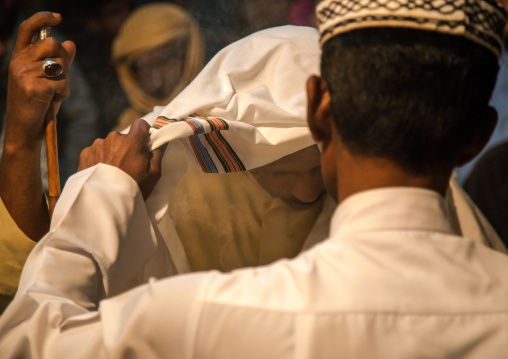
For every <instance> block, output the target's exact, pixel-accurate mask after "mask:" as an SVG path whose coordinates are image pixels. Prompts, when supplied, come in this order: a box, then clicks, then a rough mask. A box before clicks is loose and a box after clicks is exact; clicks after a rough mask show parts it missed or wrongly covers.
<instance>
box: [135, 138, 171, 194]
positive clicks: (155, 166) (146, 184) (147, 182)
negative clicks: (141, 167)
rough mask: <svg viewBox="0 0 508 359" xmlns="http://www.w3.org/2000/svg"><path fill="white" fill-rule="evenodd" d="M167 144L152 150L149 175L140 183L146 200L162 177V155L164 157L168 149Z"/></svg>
mask: <svg viewBox="0 0 508 359" xmlns="http://www.w3.org/2000/svg"><path fill="white" fill-rule="evenodd" d="M166 147H167V144H165V145H163V146H161V147H159V148H157V149H155V150H153V151H152V159H151V160H150V171H149V173H148V176H147V177H146V178H145V179H144V180H143V183H140V188H141V193H142V194H143V198H144V199H145V200H146V199H147V198H148V197H149V196H150V194H151V193H152V191H153V189H154V188H155V185H156V184H157V182H159V179H160V178H161V167H162V166H161V163H162V157H164V152H165V151H166Z"/></svg>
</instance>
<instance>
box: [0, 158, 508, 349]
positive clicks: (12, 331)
mask: <svg viewBox="0 0 508 359" xmlns="http://www.w3.org/2000/svg"><path fill="white" fill-rule="evenodd" d="M76 177H78V176H75V177H73V178H72V181H73V186H72V188H73V189H74V191H67V190H65V191H64V194H63V197H64V202H63V203H65V205H61V206H60V208H59V211H58V213H56V216H57V217H56V219H55V222H54V224H53V227H52V230H51V232H50V233H49V234H48V235H47V236H46V237H45V238H44V239H43V240H42V242H41V244H39V245H37V246H36V248H35V249H34V251H33V252H32V254H31V255H30V257H29V259H28V261H27V264H26V267H25V270H24V272H23V275H22V280H21V284H20V290H19V292H18V294H17V296H16V298H15V300H14V302H13V304H12V305H11V306H10V307H9V308H8V309H7V311H6V312H5V314H4V316H3V317H2V318H0V355H1V357H2V358H11V357H23V358H30V357H32V358H52V359H58V358H69V357H72V358H106V357H107V358H124V357H143V358H158V357H160V358H162V357H164V358H166V357H174V358H243V359H249V358H278V359H284V358H336V357H345V358H362V359H363V358H394V359H396V358H428V357H443V358H452V357H460V358H463V359H467V358H503V357H504V356H505V354H506V351H507V350H508V342H507V341H506V338H507V336H508V314H507V313H508V312H507V310H506V309H507V308H508V277H507V276H506V273H507V271H508V258H507V257H506V256H505V255H503V254H501V253H499V252H496V251H493V250H491V249H489V248H487V247H486V246H484V245H482V244H478V243H475V242H474V241H473V240H471V239H468V238H463V237H460V236H457V235H455V234H454V233H453V230H452V228H451V226H450V224H449V221H448V219H447V216H446V213H445V209H444V207H445V204H444V201H443V198H442V197H441V196H439V195H438V194H437V193H435V192H432V191H428V190H422V189H414V188H413V189H411V188H392V189H380V190H374V191H367V192H363V193H359V194H356V195H353V196H351V197H350V198H348V199H346V200H345V201H344V202H343V203H342V204H341V205H340V206H339V207H338V209H337V210H336V212H335V214H334V216H333V219H332V224H331V234H330V238H329V239H327V240H325V241H324V242H323V243H321V244H319V245H316V246H314V247H313V248H312V249H310V250H309V251H306V252H305V253H303V254H302V255H300V256H299V257H297V258H296V259H294V260H280V261H278V262H276V263H274V264H272V265H270V266H266V267H259V268H255V269H242V270H237V271H233V272H232V273H229V274H219V273H218V272H207V273H196V274H187V275H180V276H176V277H173V278H168V279H163V280H160V281H150V283H148V284H146V285H143V286H140V287H137V288H136V289H133V290H131V291H128V292H126V293H124V294H122V295H119V296H116V297H113V298H110V299H106V300H104V301H102V302H101V303H100V306H99V307H98V306H97V303H98V301H99V299H101V298H103V297H104V294H105V293H107V294H110V293H113V292H114V291H115V290H116V289H117V288H118V285H121V284H122V283H125V282H129V277H130V274H132V271H133V270H134V271H135V269H136V268H141V267H143V266H145V265H146V264H147V263H148V262H149V257H150V254H151V253H153V251H152V249H153V248H154V245H155V243H151V242H150V241H148V242H146V241H141V242H140V240H141V238H135V237H133V236H131V235H130V234H129V233H128V231H122V230H118V229H119V228H121V227H123V224H125V223H130V225H131V226H133V227H137V228H139V226H140V225H141V226H142V227H143V228H140V231H145V232H146V233H145V234H148V233H149V232H150V231H151V229H150V227H149V226H148V227H145V226H144V225H143V223H142V222H143V221H141V222H140V220H139V219H140V218H145V219H146V216H147V214H146V211H145V206H144V205H143V202H142V197H141V194H140V193H139V191H138V189H137V185H136V183H135V182H134V181H133V180H132V179H131V178H130V177H129V176H127V175H126V174H124V173H123V172H121V171H120V170H118V169H116V168H114V167H110V166H107V165H98V166H96V167H93V168H91V169H88V170H86V171H84V172H83V173H82V175H81V177H78V178H76ZM90 201H93V202H90ZM91 203H93V205H94V211H88V212H89V214H88V215H87V216H83V213H84V212H83V211H84V207H88V206H90V205H91ZM78 223H81V224H78ZM98 223H101V224H102V225H97V224H98ZM103 231H105V232H103ZM144 238H146V237H144ZM147 247H148V249H146V248H147ZM115 283H117V284H115Z"/></svg>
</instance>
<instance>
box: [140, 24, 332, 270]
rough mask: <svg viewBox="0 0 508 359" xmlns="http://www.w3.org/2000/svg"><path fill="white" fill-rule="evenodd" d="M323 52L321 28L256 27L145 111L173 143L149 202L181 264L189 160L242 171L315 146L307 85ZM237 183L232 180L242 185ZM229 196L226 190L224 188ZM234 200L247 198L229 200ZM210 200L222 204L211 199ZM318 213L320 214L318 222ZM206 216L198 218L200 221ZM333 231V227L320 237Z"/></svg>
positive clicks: (157, 132) (162, 137)
mask: <svg viewBox="0 0 508 359" xmlns="http://www.w3.org/2000/svg"><path fill="white" fill-rule="evenodd" d="M320 55H321V51H320V49H319V43H318V32H317V30H316V29H314V28H310V27H296V26H283V27H277V28H272V29H268V30H264V31H260V32H257V33H255V34H253V35H250V36H248V37H246V38H244V39H242V40H239V41H237V42H235V43H233V44H231V45H230V46H228V47H226V48H225V49H223V50H222V51H220V52H219V53H218V54H217V55H216V56H215V57H214V58H213V59H212V60H211V61H210V62H209V63H208V64H207V65H206V66H205V68H204V69H203V70H202V72H201V73H200V74H199V75H198V76H197V77H196V78H195V79H194V81H193V82H192V83H191V84H190V85H189V86H188V87H187V88H186V89H185V90H184V91H183V92H182V93H181V94H180V95H178V96H177V97H176V98H175V99H174V100H173V101H172V102H171V103H170V104H169V105H168V106H166V107H165V108H156V109H155V111H154V112H152V113H151V114H149V115H147V116H145V119H146V120H147V121H148V122H149V123H151V124H152V125H153V128H152V130H151V140H152V148H157V147H159V146H161V145H163V144H165V143H168V147H167V149H166V152H165V156H164V159H163V164H162V178H161V180H160V181H159V183H158V185H157V187H156V188H155V190H154V192H153V193H152V195H151V196H150V198H149V199H148V201H147V207H148V210H149V212H150V213H151V214H152V215H153V216H154V217H155V221H156V223H157V224H158V228H159V230H160V232H161V234H162V237H164V239H165V241H166V243H167V244H168V247H169V249H170V252H171V254H172V256H173V259H174V260H175V262H176V265H177V267H178V268H179V270H180V271H186V270H188V268H187V265H186V259H185V258H184V257H185V254H184V252H185V251H184V250H183V247H182V245H181V242H180V241H179V240H178V237H179V235H178V234H177V232H176V231H175V228H174V223H173V219H172V218H171V217H172V216H171V211H173V213H174V211H175V210H174V209H171V208H170V204H171V200H172V198H173V191H174V189H175V188H176V187H177V185H178V183H179V182H180V180H181V179H182V178H183V177H182V176H183V175H184V174H185V172H186V171H187V166H188V165H193V166H194V168H197V169H200V170H201V171H202V172H209V173H226V172H238V171H244V170H249V169H253V168H257V167H259V166H262V165H265V164H268V163H271V162H273V161H275V160H277V159H279V158H282V157H284V156H286V155H289V154H291V153H294V152H296V151H298V150H301V149H303V148H306V147H309V146H312V145H315V141H314V140H313V139H312V137H311V134H310V131H309V128H308V125H307V120H306V112H307V98H306V92H305V84H306V81H307V79H308V77H309V76H310V75H313V74H319V62H320ZM190 115H191V116H190ZM207 178H208V179H210V177H207ZM216 178H217V177H214V178H213V180H214V181H215V180H216ZM244 179H245V178H244ZM228 180H229V177H228V178H227V179H226V183H227V181H228ZM210 181H211V180H210ZM232 183H233V184H229V185H228V186H230V187H235V184H234V183H236V182H232ZM238 183H244V182H242V180H240V181H239V182H238ZM197 186H199V184H197ZM179 188H181V187H179ZM187 190H189V189H187ZM221 190H222V189H221ZM219 192H220V191H219ZM260 192H262V190H261V191H260ZM177 195H178V196H179V198H180V197H181V196H182V194H181V193H177ZM223 195H225V193H224V191H222V192H220V194H217V196H218V197H220V196H223ZM228 195H229V196H233V195H234V196H238V193H236V194H233V193H232V192H228ZM255 196H257V197H263V196H264V194H262V193H261V194H257V195H255ZM243 199H244V200H248V199H245V198H243ZM195 200H196V199H194V201H195ZM206 201H210V199H208V198H207V199H206ZM212 201H214V200H212ZM235 201H240V199H239V198H237V199H235V198H229V199H223V202H231V203H234V202H235ZM214 202H215V201H214ZM321 205H322V204H321ZM267 206H268V205H267ZM203 207H206V208H209V209H210V211H212V212H213V211H215V212H216V211H219V210H220V208H216V207H217V206H215V205H214V206H211V205H210V203H203ZM320 208H321V207H320ZM331 208H332V210H333V206H332V207H331ZM200 212H201V211H200ZM225 212H228V211H225ZM225 215H226V214H225ZM239 215H240V214H239ZM241 215H242V216H243V217H247V216H249V215H250V214H249V213H242V214H241ZM196 216H197V215H196ZM206 217H207V218H208V214H207V215H206ZM288 217H289V215H286V217H284V218H288ZM292 217H293V216H292ZM315 219H316V216H315V213H314V215H313V217H312V223H314V221H315ZM238 220H239V218H231V221H238ZM242 220H247V219H245V218H244V219H242ZM204 221H206V219H204V218H203V220H202V222H200V221H199V219H197V220H196V221H195V226H203V225H205V223H203V222H204ZM286 226H289V224H287V225H286ZM307 227H308V226H307ZM286 228H287V227H286ZM307 229H308V228H307ZM233 232H234V233H237V231H233ZM326 234H327V226H326V227H325V230H324V233H322V234H320V236H321V237H322V238H324V237H325V236H326ZM226 237H227V236H226ZM322 238H321V239H322ZM285 243H286V244H287V243H288V241H286V242H285ZM300 249H301V243H300ZM274 259H275V258H274Z"/></svg>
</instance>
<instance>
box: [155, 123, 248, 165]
mask: <svg viewBox="0 0 508 359" xmlns="http://www.w3.org/2000/svg"><path fill="white" fill-rule="evenodd" d="M173 123H185V124H187V125H188V126H189V127H190V128H191V129H192V132H193V135H191V136H189V137H188V139H189V143H190V145H191V148H192V150H193V152H194V156H195V157H196V159H197V161H198V163H199V165H200V166H201V169H202V170H203V172H206V173H219V172H221V173H223V172H239V171H245V166H244V164H243V162H242V160H241V159H240V157H238V155H237V154H236V152H235V150H234V149H233V147H232V146H231V145H230V144H229V142H228V141H227V140H226V139H225V138H224V136H223V135H222V134H221V131H223V130H228V129H229V125H228V123H227V122H226V121H225V120H224V119H222V118H219V117H203V116H199V115H197V114H192V115H190V116H187V117H185V118H183V119H181V120H176V119H170V118H167V117H164V116H159V117H157V120H156V121H155V122H154V123H153V125H152V127H153V128H155V129H157V130H158V129H161V128H162V127H165V126H167V125H170V124H173ZM203 139H204V140H203ZM216 163H220V165H221V168H222V170H221V169H219V167H218V166H217V164H216Z"/></svg>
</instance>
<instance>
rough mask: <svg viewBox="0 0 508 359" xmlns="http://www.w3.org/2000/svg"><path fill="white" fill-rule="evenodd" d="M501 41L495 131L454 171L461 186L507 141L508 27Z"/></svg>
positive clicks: (503, 0) (501, 0)
mask: <svg viewBox="0 0 508 359" xmlns="http://www.w3.org/2000/svg"><path fill="white" fill-rule="evenodd" d="M498 2H499V3H501V4H502V5H503V6H504V8H505V9H506V10H507V11H508V0H498ZM503 40H504V41H503V51H502V53H501V58H500V59H499V73H498V74H497V80H496V86H495V87H494V92H493V93H492V97H491V99H490V106H492V107H494V108H495V109H496V111H497V114H498V121H497V125H496V129H495V130H494V133H493V134H492V137H491V138H490V140H489V143H488V144H487V146H485V148H484V149H483V151H482V153H481V154H480V155H479V156H477V157H476V158H475V159H474V160H472V161H471V162H469V163H468V164H466V165H465V166H463V167H460V168H458V169H456V172H457V174H458V176H459V177H458V181H459V183H461V184H464V182H465V181H466V179H467V177H468V176H469V174H470V172H471V170H472V169H473V168H474V166H475V164H476V162H477V161H478V160H479V159H480V158H481V157H482V155H483V154H485V153H486V152H487V151H488V150H489V149H490V148H492V147H494V146H496V145H499V144H500V143H501V142H504V141H506V140H508V46H507V45H508V25H507V26H506V27H505V29H504V38H503ZM489 219H490V218H489Z"/></svg>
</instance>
